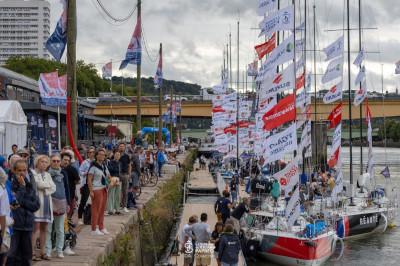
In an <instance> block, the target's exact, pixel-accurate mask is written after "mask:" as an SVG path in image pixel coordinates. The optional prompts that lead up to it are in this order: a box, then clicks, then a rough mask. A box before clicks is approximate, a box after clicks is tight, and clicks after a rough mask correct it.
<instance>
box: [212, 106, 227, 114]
mask: <svg viewBox="0 0 400 266" xmlns="http://www.w3.org/2000/svg"><path fill="white" fill-rule="evenodd" d="M212 112H213V113H223V112H225V110H224V109H222V107H221V106H215V107H214V108H213V109H212Z"/></svg>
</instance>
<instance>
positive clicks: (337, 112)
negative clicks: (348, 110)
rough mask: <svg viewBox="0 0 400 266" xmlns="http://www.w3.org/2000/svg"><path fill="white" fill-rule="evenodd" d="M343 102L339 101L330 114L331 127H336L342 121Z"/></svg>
mask: <svg viewBox="0 0 400 266" xmlns="http://www.w3.org/2000/svg"><path fill="white" fill-rule="evenodd" d="M342 109H343V104H342V103H339V104H338V105H336V107H335V108H334V109H333V110H332V112H331V113H330V114H329V116H328V120H329V122H330V123H329V128H335V127H336V126H337V125H338V124H339V123H340V122H341V121H342Z"/></svg>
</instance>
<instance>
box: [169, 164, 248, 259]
mask: <svg viewBox="0 0 400 266" xmlns="http://www.w3.org/2000/svg"><path fill="white" fill-rule="evenodd" d="M194 169H196V164H195V166H194ZM189 184H190V185H189ZM187 188H188V189H189V188H190V190H192V191H206V190H209V189H214V190H215V191H217V192H218V187H217V184H216V183H215V182H214V180H213V177H212V176H211V174H210V173H209V172H208V170H198V171H194V172H192V173H191V175H190V178H189V181H188V186H187ZM189 193H190V192H189ZM189 195H190V194H189ZM209 195H210V194H209ZM210 196H214V197H212V199H211V198H210V199H209V200H205V201H204V200H203V201H202V202H199V203H197V202H196V200H193V201H191V200H190V199H189V200H188V202H186V203H185V206H184V210H183V213H182V219H181V222H180V225H179V230H178V233H177V237H178V238H179V236H180V233H181V231H182V228H183V226H184V225H185V224H187V222H188V221H189V217H190V216H192V215H197V216H198V217H199V219H200V215H201V213H207V216H208V220H207V224H208V225H209V226H210V230H211V231H213V230H214V225H215V224H216V223H217V216H216V215H215V212H214V202H215V198H216V196H219V194H215V195H210ZM193 198H194V196H193ZM183 259H184V255H183V254H178V255H172V256H171V257H170V260H169V262H170V265H175V266H182V265H183ZM194 265H195V264H194ZM210 265H211V266H217V260H216V258H215V257H214V254H213V253H212V254H211V264H210ZM244 265H246V262H245V259H244V257H243V255H242V254H240V255H239V266H244Z"/></svg>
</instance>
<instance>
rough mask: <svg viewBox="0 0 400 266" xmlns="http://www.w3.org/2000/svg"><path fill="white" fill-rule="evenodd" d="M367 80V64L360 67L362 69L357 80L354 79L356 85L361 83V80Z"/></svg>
mask: <svg viewBox="0 0 400 266" xmlns="http://www.w3.org/2000/svg"><path fill="white" fill-rule="evenodd" d="M364 80H365V66H362V67H361V68H360V71H359V72H358V74H357V77H356V80H355V81H354V83H355V84H356V85H358V84H360V83H361V82H364Z"/></svg>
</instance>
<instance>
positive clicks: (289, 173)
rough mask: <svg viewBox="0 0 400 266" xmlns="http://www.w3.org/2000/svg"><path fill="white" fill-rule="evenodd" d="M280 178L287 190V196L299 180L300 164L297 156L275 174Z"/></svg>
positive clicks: (276, 177) (283, 187)
mask: <svg viewBox="0 0 400 266" xmlns="http://www.w3.org/2000/svg"><path fill="white" fill-rule="evenodd" d="M273 178H274V179H276V180H278V181H279V183H280V184H281V188H282V189H284V190H285V196H288V195H289V192H290V191H292V189H293V187H294V186H295V185H296V184H297V183H298V182H299V165H298V160H297V157H296V158H294V159H293V161H291V162H290V163H288V164H287V165H286V166H285V168H283V169H282V170H281V171H279V172H278V173H276V174H274V175H273Z"/></svg>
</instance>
